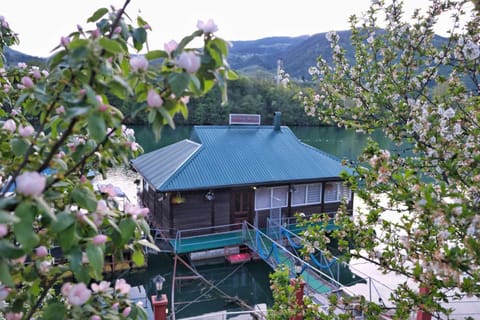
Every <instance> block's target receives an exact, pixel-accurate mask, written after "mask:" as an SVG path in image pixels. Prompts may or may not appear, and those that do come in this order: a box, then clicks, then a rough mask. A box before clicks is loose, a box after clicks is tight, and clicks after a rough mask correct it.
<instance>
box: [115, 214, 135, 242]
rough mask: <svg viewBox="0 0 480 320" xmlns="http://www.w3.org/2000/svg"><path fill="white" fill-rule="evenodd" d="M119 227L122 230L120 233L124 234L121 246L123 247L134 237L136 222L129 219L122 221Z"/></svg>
mask: <svg viewBox="0 0 480 320" xmlns="http://www.w3.org/2000/svg"><path fill="white" fill-rule="evenodd" d="M118 227H119V228H120V231H121V233H122V244H120V245H121V246H122V245H124V244H126V243H127V242H128V241H129V240H130V239H131V238H132V237H133V233H134V232H135V227H136V224H135V221H133V219H131V218H127V219H123V220H122V221H120V223H119V225H118Z"/></svg>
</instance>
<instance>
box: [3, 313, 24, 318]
mask: <svg viewBox="0 0 480 320" xmlns="http://www.w3.org/2000/svg"><path fill="white" fill-rule="evenodd" d="M22 317H23V312H18V313H14V312H8V313H7V314H6V315H5V320H22Z"/></svg>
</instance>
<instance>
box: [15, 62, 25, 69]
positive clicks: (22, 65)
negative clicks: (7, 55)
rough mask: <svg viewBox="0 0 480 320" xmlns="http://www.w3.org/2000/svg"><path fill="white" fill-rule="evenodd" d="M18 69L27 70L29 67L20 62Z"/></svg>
mask: <svg viewBox="0 0 480 320" xmlns="http://www.w3.org/2000/svg"><path fill="white" fill-rule="evenodd" d="M17 67H19V68H20V69H25V68H26V67H27V64H26V63H25V62H19V63H17Z"/></svg>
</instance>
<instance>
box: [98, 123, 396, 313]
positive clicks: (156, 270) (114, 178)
mask: <svg viewBox="0 0 480 320" xmlns="http://www.w3.org/2000/svg"><path fill="white" fill-rule="evenodd" d="M132 128H133V129H134V130H135V133H136V134H135V135H136V138H137V142H138V143H140V145H141V146H142V147H143V148H144V151H145V152H150V151H153V150H156V149H157V148H160V147H163V146H165V145H169V144H172V143H175V142H177V141H180V140H182V139H187V138H189V137H190V134H191V131H192V127H178V128H176V129H175V130H172V129H170V128H165V129H164V130H163V132H162V138H161V140H160V141H158V142H155V138H154V136H153V134H152V132H151V130H150V128H149V127H147V126H133V127H132ZM291 129H292V131H293V132H294V133H295V134H296V136H297V137H298V138H299V139H300V140H301V141H302V142H304V143H306V144H309V145H312V146H314V147H317V148H319V149H321V150H323V151H326V152H328V153H331V154H333V155H335V156H337V157H339V158H346V159H349V160H355V159H356V158H357V156H358V155H359V153H360V152H361V150H362V149H363V148H364V147H365V146H366V143H367V136H366V135H364V134H360V133H356V132H355V131H352V130H344V129H341V128H336V127H291ZM373 139H374V140H376V141H377V142H378V143H379V144H380V145H381V146H382V147H384V148H391V144H390V143H389V142H388V140H387V139H386V138H385V137H383V136H382V135H381V134H375V135H373ZM136 178H138V175H137V174H136V173H134V172H132V171H131V170H126V169H121V168H118V169H115V170H113V171H112V172H111V175H109V178H108V182H111V183H113V184H114V185H116V186H119V187H121V188H122V189H123V191H124V192H125V193H126V194H127V195H128V197H129V199H130V201H132V202H134V203H136V200H137V199H136V188H135V185H134V183H133V181H134V180H135V179H136ZM102 183H105V182H102ZM180 265H181V264H180ZM172 269H173V257H172V256H171V255H169V254H158V255H153V254H152V255H149V256H148V268H147V269H146V270H137V271H127V272H125V273H124V274H120V275H116V276H121V277H125V278H126V279H127V280H128V281H129V282H130V284H131V285H133V286H137V285H143V286H144V287H145V289H146V291H147V293H148V296H151V295H154V294H155V288H154V284H153V282H152V279H153V278H154V277H155V276H156V275H158V274H160V275H162V276H163V277H164V278H165V279H166V282H165V284H164V289H163V293H165V294H167V297H168V298H169V301H170V300H171V297H170V295H171V284H172ZM197 270H198V271H199V272H200V273H201V274H202V275H203V276H204V277H205V278H206V279H208V280H209V281H211V282H213V283H215V284H216V285H217V286H218V287H219V288H220V289H221V290H222V291H223V292H225V293H226V294H228V295H230V296H233V297H238V298H240V299H242V300H244V301H245V302H247V303H248V304H249V305H254V304H258V303H265V304H267V305H268V306H270V305H271V304H272V302H273V300H272V295H271V292H270V285H269V277H268V276H269V274H270V273H271V272H272V270H271V269H270V267H269V266H268V265H267V264H265V263H264V262H262V261H256V262H250V263H247V264H245V265H243V266H241V267H239V266H238V265H228V264H225V263H220V264H215V265H208V266H198V267H197ZM182 274H183V275H192V274H191V272H189V271H188V270H186V268H182V267H180V268H179V269H177V275H182ZM175 287H176V292H175V302H176V304H175V311H176V312H175V313H176V318H177V319H180V318H183V317H189V316H194V315H198V314H201V313H206V312H214V311H220V310H226V309H227V310H239V308H238V306H237V305H234V304H232V303H231V302H229V301H227V300H225V299H223V298H222V297H221V294H219V293H218V292H217V291H216V290H210V287H208V286H207V285H205V284H204V283H203V282H201V281H200V280H189V281H186V280H182V282H177V284H176V286H175ZM169 309H170V306H169Z"/></svg>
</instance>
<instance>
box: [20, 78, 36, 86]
mask: <svg viewBox="0 0 480 320" xmlns="http://www.w3.org/2000/svg"><path fill="white" fill-rule="evenodd" d="M22 84H23V86H24V87H25V88H33V86H34V84H33V80H32V78H30V77H27V76H25V77H22Z"/></svg>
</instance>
